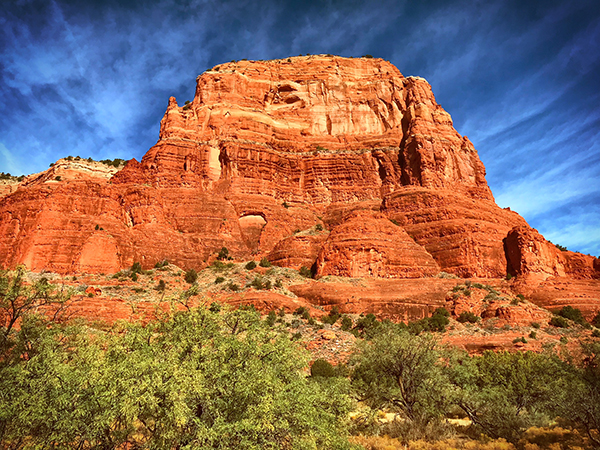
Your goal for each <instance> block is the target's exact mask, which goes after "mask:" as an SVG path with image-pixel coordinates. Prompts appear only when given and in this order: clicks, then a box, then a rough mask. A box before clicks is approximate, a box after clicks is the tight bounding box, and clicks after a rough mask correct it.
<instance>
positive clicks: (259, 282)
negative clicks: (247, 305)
mask: <svg viewBox="0 0 600 450" xmlns="http://www.w3.org/2000/svg"><path fill="white" fill-rule="evenodd" d="M267 282H268V283H269V287H268V288H267ZM249 286H250V287H252V288H254V289H256V290H261V289H270V288H271V283H270V282H269V281H268V280H266V281H265V279H264V278H263V277H261V276H256V277H254V279H253V280H252V281H251V282H250V284H249Z"/></svg>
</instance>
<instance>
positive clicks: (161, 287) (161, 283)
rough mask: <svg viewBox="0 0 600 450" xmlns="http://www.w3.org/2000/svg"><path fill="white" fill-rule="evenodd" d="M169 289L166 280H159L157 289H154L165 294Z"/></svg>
mask: <svg viewBox="0 0 600 450" xmlns="http://www.w3.org/2000/svg"><path fill="white" fill-rule="evenodd" d="M166 287H167V283H166V282H165V280H159V281H158V284H157V285H156V287H155V288H154V289H156V290H157V291H159V292H163V291H164V290H165V289H166Z"/></svg>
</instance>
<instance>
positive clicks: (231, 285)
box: [227, 281, 240, 292]
mask: <svg viewBox="0 0 600 450" xmlns="http://www.w3.org/2000/svg"><path fill="white" fill-rule="evenodd" d="M227 289H228V290H230V291H232V292H237V291H239V290H240V286H239V285H238V284H236V283H234V282H233V281H232V282H230V283H229V284H228V285H227Z"/></svg>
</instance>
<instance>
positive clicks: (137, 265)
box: [130, 262, 142, 273]
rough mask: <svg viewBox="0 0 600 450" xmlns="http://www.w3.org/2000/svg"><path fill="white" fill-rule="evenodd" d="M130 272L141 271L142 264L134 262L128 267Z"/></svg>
mask: <svg viewBox="0 0 600 450" xmlns="http://www.w3.org/2000/svg"><path fill="white" fill-rule="evenodd" d="M130 272H131V273H142V264H141V263H139V262H134V263H133V265H132V266H131V269H130Z"/></svg>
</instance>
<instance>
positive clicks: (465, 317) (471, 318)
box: [456, 311, 479, 323]
mask: <svg viewBox="0 0 600 450" xmlns="http://www.w3.org/2000/svg"><path fill="white" fill-rule="evenodd" d="M456 320H458V321H459V322H460V323H465V322H469V323H476V322H477V321H478V320H479V317H478V316H476V315H475V314H473V313H472V312H471V311H465V312H462V313H460V316H458V318H457V319H456Z"/></svg>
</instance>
